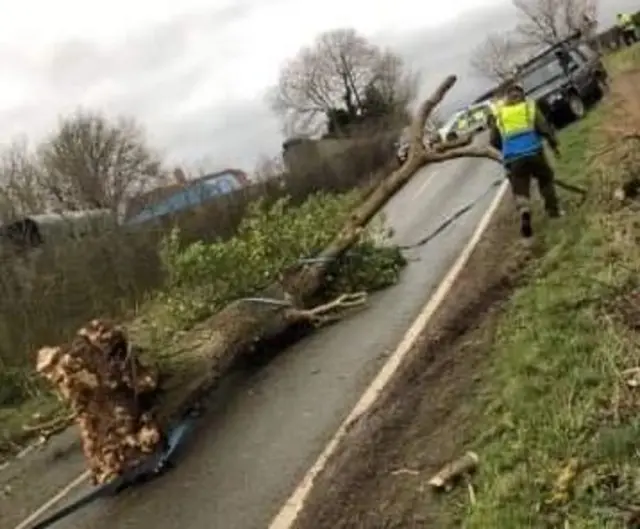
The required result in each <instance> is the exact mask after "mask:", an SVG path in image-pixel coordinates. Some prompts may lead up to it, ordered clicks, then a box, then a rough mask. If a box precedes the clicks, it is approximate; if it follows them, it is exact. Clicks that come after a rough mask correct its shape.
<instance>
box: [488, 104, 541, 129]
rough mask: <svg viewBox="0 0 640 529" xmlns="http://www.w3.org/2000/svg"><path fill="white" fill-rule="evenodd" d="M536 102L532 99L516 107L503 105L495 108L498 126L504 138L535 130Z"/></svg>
mask: <svg viewBox="0 0 640 529" xmlns="http://www.w3.org/2000/svg"><path fill="white" fill-rule="evenodd" d="M536 108H537V106H536V102H535V101H533V100H530V99H527V100H526V101H523V102H522V103H516V104H515V105H508V104H505V103H502V104H501V105H497V106H496V107H495V116H496V124H497V126H498V130H499V131H500V134H501V135H502V136H509V135H512V134H517V133H518V132H522V131H525V130H533V129H534V128H535V121H536Z"/></svg>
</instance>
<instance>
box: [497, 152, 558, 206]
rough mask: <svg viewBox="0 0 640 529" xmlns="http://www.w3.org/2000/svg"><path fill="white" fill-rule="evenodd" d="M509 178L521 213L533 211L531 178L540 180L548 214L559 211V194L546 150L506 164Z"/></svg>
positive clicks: (541, 193)
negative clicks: (557, 193)
mask: <svg viewBox="0 0 640 529" xmlns="http://www.w3.org/2000/svg"><path fill="white" fill-rule="evenodd" d="M505 169H506V171H507V178H508V179H509V183H510V184H511V191H512V193H513V196H514V198H515V203H516V208H517V210H518V212H519V213H521V214H522V213H524V212H530V211H531V179H532V178H533V179H535V180H536V181H537V182H538V189H539V191H540V195H542V199H543V201H544V208H545V210H546V211H547V213H548V214H550V215H554V214H557V213H558V210H559V206H558V196H557V195H556V188H555V185H554V173H553V168H552V167H551V165H550V164H549V161H548V160H547V157H546V156H545V154H544V152H541V153H539V154H535V155H533V156H527V157H525V158H520V159H518V160H514V161H513V162H508V163H507V164H505Z"/></svg>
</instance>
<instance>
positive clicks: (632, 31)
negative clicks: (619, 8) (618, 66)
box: [616, 13, 638, 46]
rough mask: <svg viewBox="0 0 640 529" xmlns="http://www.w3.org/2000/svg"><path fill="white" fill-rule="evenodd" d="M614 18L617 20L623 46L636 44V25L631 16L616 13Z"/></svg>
mask: <svg viewBox="0 0 640 529" xmlns="http://www.w3.org/2000/svg"><path fill="white" fill-rule="evenodd" d="M616 18H617V19H618V29H619V30H620V34H621V36H622V40H623V42H624V44H626V45H627V46H631V45H633V44H634V43H636V42H638V34H637V33H636V23H635V22H634V20H633V15H630V14H629V13H618V16H617V17H616Z"/></svg>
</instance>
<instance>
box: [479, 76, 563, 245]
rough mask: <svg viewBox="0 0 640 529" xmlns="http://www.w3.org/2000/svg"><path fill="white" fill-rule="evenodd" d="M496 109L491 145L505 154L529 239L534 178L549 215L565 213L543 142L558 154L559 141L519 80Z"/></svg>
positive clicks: (509, 176)
mask: <svg viewBox="0 0 640 529" xmlns="http://www.w3.org/2000/svg"><path fill="white" fill-rule="evenodd" d="M492 111H493V113H494V116H493V119H492V120H491V122H490V131H491V132H490V134H491V139H490V141H491V145H493V147H495V148H496V149H498V150H499V151H501V153H502V160H503V165H504V167H505V170H506V176H507V178H508V179H509V183H510V184H511V189H512V192H513V195H514V197H515V203H516V209H517V211H518V214H519V216H520V233H521V234H522V236H523V237H525V238H529V237H531V236H532V235H533V228H532V223H531V205H530V188H531V178H534V179H536V180H537V182H538V188H539V190H540V195H542V198H543V200H544V206H545V210H546V212H547V214H548V215H549V216H550V217H559V216H561V215H562V211H561V210H560V207H559V204H558V197H557V195H556V190H555V185H554V173H553V168H552V167H551V165H550V164H549V161H548V160H547V157H546V156H545V153H544V144H543V139H545V140H546V141H547V142H548V144H549V146H550V147H551V149H552V150H553V152H554V154H555V155H556V156H559V145H558V140H557V138H556V135H555V131H554V129H553V127H552V126H551V125H550V124H549V123H548V121H547V120H546V118H545V116H544V114H543V113H542V112H541V111H540V110H539V109H538V106H537V105H536V102H535V101H533V100H530V99H527V98H526V97H525V92H524V89H523V87H522V86H521V85H519V84H517V83H510V84H509V85H508V86H507V88H506V90H505V97H504V99H503V100H502V101H501V102H500V103H499V104H495V105H493V107H492Z"/></svg>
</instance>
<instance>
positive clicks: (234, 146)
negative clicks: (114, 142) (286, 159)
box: [157, 98, 282, 170]
mask: <svg viewBox="0 0 640 529" xmlns="http://www.w3.org/2000/svg"><path fill="white" fill-rule="evenodd" d="M157 138H158V140H159V142H160V143H161V144H163V145H166V146H171V147H172V149H173V151H174V152H175V153H176V155H177V156H178V157H179V159H182V160H199V159H202V158H207V159H209V160H212V161H213V163H214V164H215V165H216V166H218V167H227V166H236V167H237V166H239V167H242V168H245V169H249V170H251V169H253V167H254V165H255V163H256V159H257V157H258V156H259V155H260V154H275V153H277V152H279V150H280V148H281V145H282V137H281V135H280V125H279V123H278V121H277V120H276V119H275V117H274V116H273V115H272V114H271V112H270V111H269V109H268V108H267V107H266V105H265V104H264V102H263V100H262V99H261V98H256V99H254V100H247V101H235V102H233V103H229V104H227V105H226V106H224V107H221V106H212V107H211V108H204V109H200V110H198V112H194V113H192V114H190V115H186V116H181V118H180V120H179V122H178V123H175V124H174V125H173V126H172V125H171V124H170V123H165V127H163V128H162V129H161V130H159V131H158V135H157Z"/></svg>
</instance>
